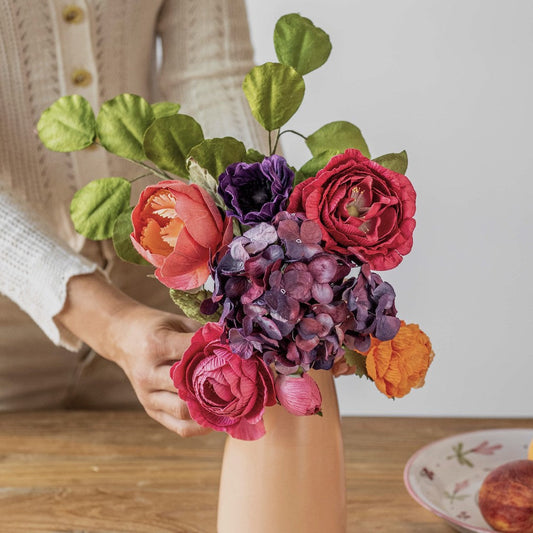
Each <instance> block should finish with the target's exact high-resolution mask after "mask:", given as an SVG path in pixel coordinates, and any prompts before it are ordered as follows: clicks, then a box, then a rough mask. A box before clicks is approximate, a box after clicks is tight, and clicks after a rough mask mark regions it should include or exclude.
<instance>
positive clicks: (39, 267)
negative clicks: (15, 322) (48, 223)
mask: <svg viewBox="0 0 533 533" xmlns="http://www.w3.org/2000/svg"><path fill="white" fill-rule="evenodd" d="M0 213H2V216H1V217H0V257H1V267H2V268H0V292H1V293H3V294H5V295H6V296H7V297H8V298H10V299H11V300H13V301H14V302H15V303H16V304H18V305H19V307H21V309H23V310H24V311H25V312H26V313H28V315H29V316H30V317H31V318H32V319H33V320H34V321H35V322H36V323H37V325H38V326H39V327H40V328H41V329H42V330H43V331H44V333H45V334H46V335H47V336H48V337H49V338H50V339H51V340H52V341H53V342H54V343H55V344H58V345H61V346H64V347H65V348H67V349H71V350H76V349H79V347H80V346H81V342H80V341H79V339H77V338H76V337H74V336H73V335H72V334H71V333H70V332H69V331H68V330H66V329H65V328H62V327H61V326H59V325H58V324H57V323H56V322H55V321H54V318H53V317H54V316H55V315H57V314H58V313H59V312H60V311H61V309H62V308H63V306H64V303H65V298H66V287H67V282H68V280H69V279H70V278H71V277H72V276H76V275H79V274H88V273H91V272H94V271H95V270H96V269H97V265H96V264H94V263H91V262H90V261H88V260H87V259H85V258H83V257H82V256H80V255H78V254H76V253H74V252H73V251H72V249H70V248H69V247H68V246H67V245H66V244H64V243H62V242H61V241H60V240H59V239H57V238H56V237H55V236H54V235H53V233H52V232H51V231H49V230H48V229H47V228H45V227H43V224H42V218H41V219H40V218H38V217H37V216H35V215H34V214H33V213H32V211H31V210H30V209H29V207H28V206H24V205H21V203H20V202H19V201H18V200H16V199H15V198H14V197H13V195H12V194H10V193H9V192H2V191H1V190H0Z"/></svg>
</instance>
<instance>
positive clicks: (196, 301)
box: [170, 289, 222, 324]
mask: <svg viewBox="0 0 533 533" xmlns="http://www.w3.org/2000/svg"><path fill="white" fill-rule="evenodd" d="M212 295H213V294H212V293H211V291H207V290H205V289H199V290H196V291H179V290H176V289H170V298H171V299H172V301H173V302H174V303H175V304H176V305H177V306H178V307H179V308H180V309H181V310H182V311H183V313H184V314H185V316H187V317H189V318H192V319H193V320H196V321H197V322H200V323H201V324H206V323H207V322H218V320H219V319H220V316H221V314H222V313H221V310H218V311H216V312H215V313H214V314H212V315H204V314H203V313H202V312H200V305H201V304H202V302H203V301H204V300H206V299H207V298H211V296H212Z"/></svg>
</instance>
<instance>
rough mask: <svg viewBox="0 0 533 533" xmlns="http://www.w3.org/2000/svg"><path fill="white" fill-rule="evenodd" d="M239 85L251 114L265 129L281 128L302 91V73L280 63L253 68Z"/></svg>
mask: <svg viewBox="0 0 533 533" xmlns="http://www.w3.org/2000/svg"><path fill="white" fill-rule="evenodd" d="M242 88H243V91H244V94H245V95H246V98H247V100H248V104H249V105H250V109H251V110H252V114H253V116H254V117H255V118H256V120H257V121H258V122H259V124H261V126H263V127H264V128H265V129H267V130H268V131H273V130H277V129H278V128H281V126H283V124H285V123H286V122H287V121H288V120H289V119H290V118H291V117H292V116H293V115H294V113H296V111H297V110H298V108H299V107H300V104H301V103H302V100H303V97H304V93H305V83H304V80H303V78H302V76H301V75H300V74H299V73H298V72H297V71H296V70H295V69H294V68H292V67H290V66H288V65H281V64H280V63H265V64H263V65H259V66H257V67H254V68H253V69H252V70H250V72H248V74H246V76H245V78H244V81H243V84H242Z"/></svg>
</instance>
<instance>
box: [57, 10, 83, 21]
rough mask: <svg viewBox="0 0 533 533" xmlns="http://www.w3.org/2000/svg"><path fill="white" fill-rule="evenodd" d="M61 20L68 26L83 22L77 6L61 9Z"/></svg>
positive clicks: (81, 11)
mask: <svg viewBox="0 0 533 533" xmlns="http://www.w3.org/2000/svg"><path fill="white" fill-rule="evenodd" d="M62 15H63V20H64V21H65V22H67V23H68V24H79V23H80V22H82V21H83V10H82V9H81V8H79V7H78V6H66V7H64V8H63V12H62Z"/></svg>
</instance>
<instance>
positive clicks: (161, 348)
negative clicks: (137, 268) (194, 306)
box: [55, 273, 210, 437]
mask: <svg viewBox="0 0 533 533" xmlns="http://www.w3.org/2000/svg"><path fill="white" fill-rule="evenodd" d="M55 319H56V321H57V322H58V323H59V324H61V325H62V326H63V327H65V328H67V329H69V330H70V331H71V332H72V333H73V334H74V335H76V336H78V337H79V338H80V339H81V340H83V341H84V342H86V343H87V344H88V345H89V346H90V347H91V348H93V349H94V350H95V352H96V353H98V354H100V355H101V356H102V357H105V358H106V359H109V360H110V361H113V362H115V363H116V364H118V365H119V366H120V367H121V368H122V369H123V370H124V372H125V373H126V376H127V377H128V379H129V380H130V382H131V384H132V385H133V389H134V390H135V393H136V394H137V397H138V398H139V401H140V402H141V404H142V406H143V407H144V409H145V410H146V412H147V413H148V414H149V415H150V416H151V417H152V418H153V419H154V420H156V421H158V422H159V423H161V424H162V425H163V426H165V427H166V428H168V429H170V430H171V431H174V432H176V433H178V435H181V436H182V437H190V436H193V435H201V434H205V433H208V432H209V431H210V430H209V429H207V428H203V427H201V426H199V425H198V424H197V423H196V422H195V421H193V420H192V419H191V416H190V414H189V410H188V409H187V405H186V403H185V402H184V401H182V400H181V399H180V397H179V396H178V393H177V391H176V389H175V388H174V384H173V383H172V380H171V378H170V367H171V366H172V364H173V363H174V362H175V361H177V360H178V359H181V357H182V355H183V352H184V351H185V350H186V349H187V348H188V346H189V343H190V340H191V337H192V333H191V332H193V331H195V330H196V329H197V327H198V324H197V323H196V322H194V321H192V320H189V319H188V318H185V317H183V316H179V315H174V314H171V313H166V312H163V311H159V310H157V309H153V308H151V307H147V306H145V305H142V304H140V303H138V302H136V301H135V300H133V299H131V298H129V297H128V296H126V295H125V294H124V293H123V292H121V291H120V290H118V289H117V288H116V287H114V286H113V285H110V284H109V283H108V282H107V281H106V280H105V278H104V277H103V276H102V275H100V274H99V273H94V274H89V275H82V276H75V277H73V278H71V279H70V281H69V284H68V294H67V300H66V302H65V306H64V308H63V309H62V311H61V312H60V313H59V314H58V315H56V317H55Z"/></svg>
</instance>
